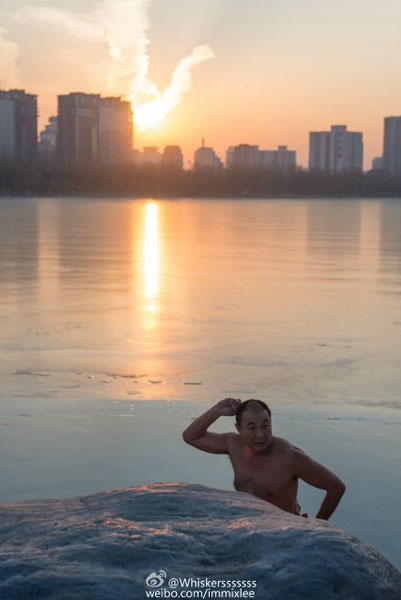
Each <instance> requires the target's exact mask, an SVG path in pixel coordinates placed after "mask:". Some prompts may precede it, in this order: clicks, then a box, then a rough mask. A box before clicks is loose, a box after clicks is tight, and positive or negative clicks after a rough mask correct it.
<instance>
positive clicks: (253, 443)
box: [235, 406, 273, 452]
mask: <svg viewBox="0 0 401 600" xmlns="http://www.w3.org/2000/svg"><path fill="white" fill-rule="evenodd" d="M235 426H236V428H237V431H238V433H239V434H240V436H241V439H242V441H243V442H244V443H245V444H246V445H247V446H248V447H249V448H251V449H252V450H253V451H254V452H263V450H265V449H266V448H267V447H268V445H269V444H270V442H271V440H272V437H273V434H272V423H271V418H270V416H269V413H268V412H267V410H266V409H264V408H262V407H259V406H249V407H247V408H246V409H245V410H244V412H243V413H242V415H241V421H240V424H239V425H238V424H237V423H236V424H235Z"/></svg>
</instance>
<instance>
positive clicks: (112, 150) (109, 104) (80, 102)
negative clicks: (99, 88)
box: [57, 93, 133, 166]
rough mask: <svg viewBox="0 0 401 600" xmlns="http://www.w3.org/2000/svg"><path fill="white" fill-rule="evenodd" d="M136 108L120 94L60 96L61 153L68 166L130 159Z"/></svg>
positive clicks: (59, 133) (59, 131) (58, 144)
mask: <svg viewBox="0 0 401 600" xmlns="http://www.w3.org/2000/svg"><path fill="white" fill-rule="evenodd" d="M132 140H133V125H132V109H131V104H130V103H129V102H125V101H123V100H121V99H120V98H101V97H100V95H99V94H84V93H72V94H67V95H61V96H59V97H58V133H57V157H58V160H59V161H60V162H61V163H63V164H65V165H68V166H85V165H88V164H97V163H100V164H105V163H110V164H122V163H130V162H132V160H133V157H132V145H133V143H132Z"/></svg>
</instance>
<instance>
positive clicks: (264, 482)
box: [230, 448, 296, 499]
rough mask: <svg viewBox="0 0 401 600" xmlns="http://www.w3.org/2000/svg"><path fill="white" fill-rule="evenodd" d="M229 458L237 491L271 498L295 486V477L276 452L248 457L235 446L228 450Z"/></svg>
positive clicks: (279, 495)
mask: <svg viewBox="0 0 401 600" xmlns="http://www.w3.org/2000/svg"><path fill="white" fill-rule="evenodd" d="M230 460H231V464H232V467H233V470H234V487H235V489H236V490H238V491H244V492H248V493H250V494H254V495H255V496H258V497H260V498H264V499H268V498H270V499H272V498H278V497H281V496H282V495H283V494H286V493H288V491H289V489H290V488H292V487H293V486H296V478H295V477H294V475H293V474H292V473H291V472H290V469H289V468H288V465H287V463H286V461H285V460H283V458H282V457H280V456H279V455H277V454H274V455H272V456H267V457H262V456H257V457H249V456H247V455H246V454H245V453H244V452H243V451H242V450H241V449H239V448H237V449H234V450H233V451H232V452H230Z"/></svg>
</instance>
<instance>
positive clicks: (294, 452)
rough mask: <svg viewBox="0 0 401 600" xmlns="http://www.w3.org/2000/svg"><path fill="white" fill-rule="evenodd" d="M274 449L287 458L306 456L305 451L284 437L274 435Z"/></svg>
mask: <svg viewBox="0 0 401 600" xmlns="http://www.w3.org/2000/svg"><path fill="white" fill-rule="evenodd" d="M273 439H274V444H275V447H276V450H277V451H279V452H280V453H281V454H283V455H284V456H285V457H286V458H287V459H288V460H296V459H297V458H298V457H300V456H306V455H305V452H304V451H303V450H302V449H301V448H298V446H295V445H294V444H292V443H291V442H289V441H288V440H285V439H284V438H281V437H277V436H274V438H273Z"/></svg>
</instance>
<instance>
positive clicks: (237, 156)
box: [226, 144, 296, 171]
mask: <svg viewBox="0 0 401 600" xmlns="http://www.w3.org/2000/svg"><path fill="white" fill-rule="evenodd" d="M226 166H227V168H228V169H238V168H240V169H278V170H281V171H289V170H291V169H295V167H296V152H295V150H288V149H287V146H279V147H278V149H277V150H259V146H249V145H248V144H240V145H239V146H231V147H230V148H228V150H227V155H226Z"/></svg>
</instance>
